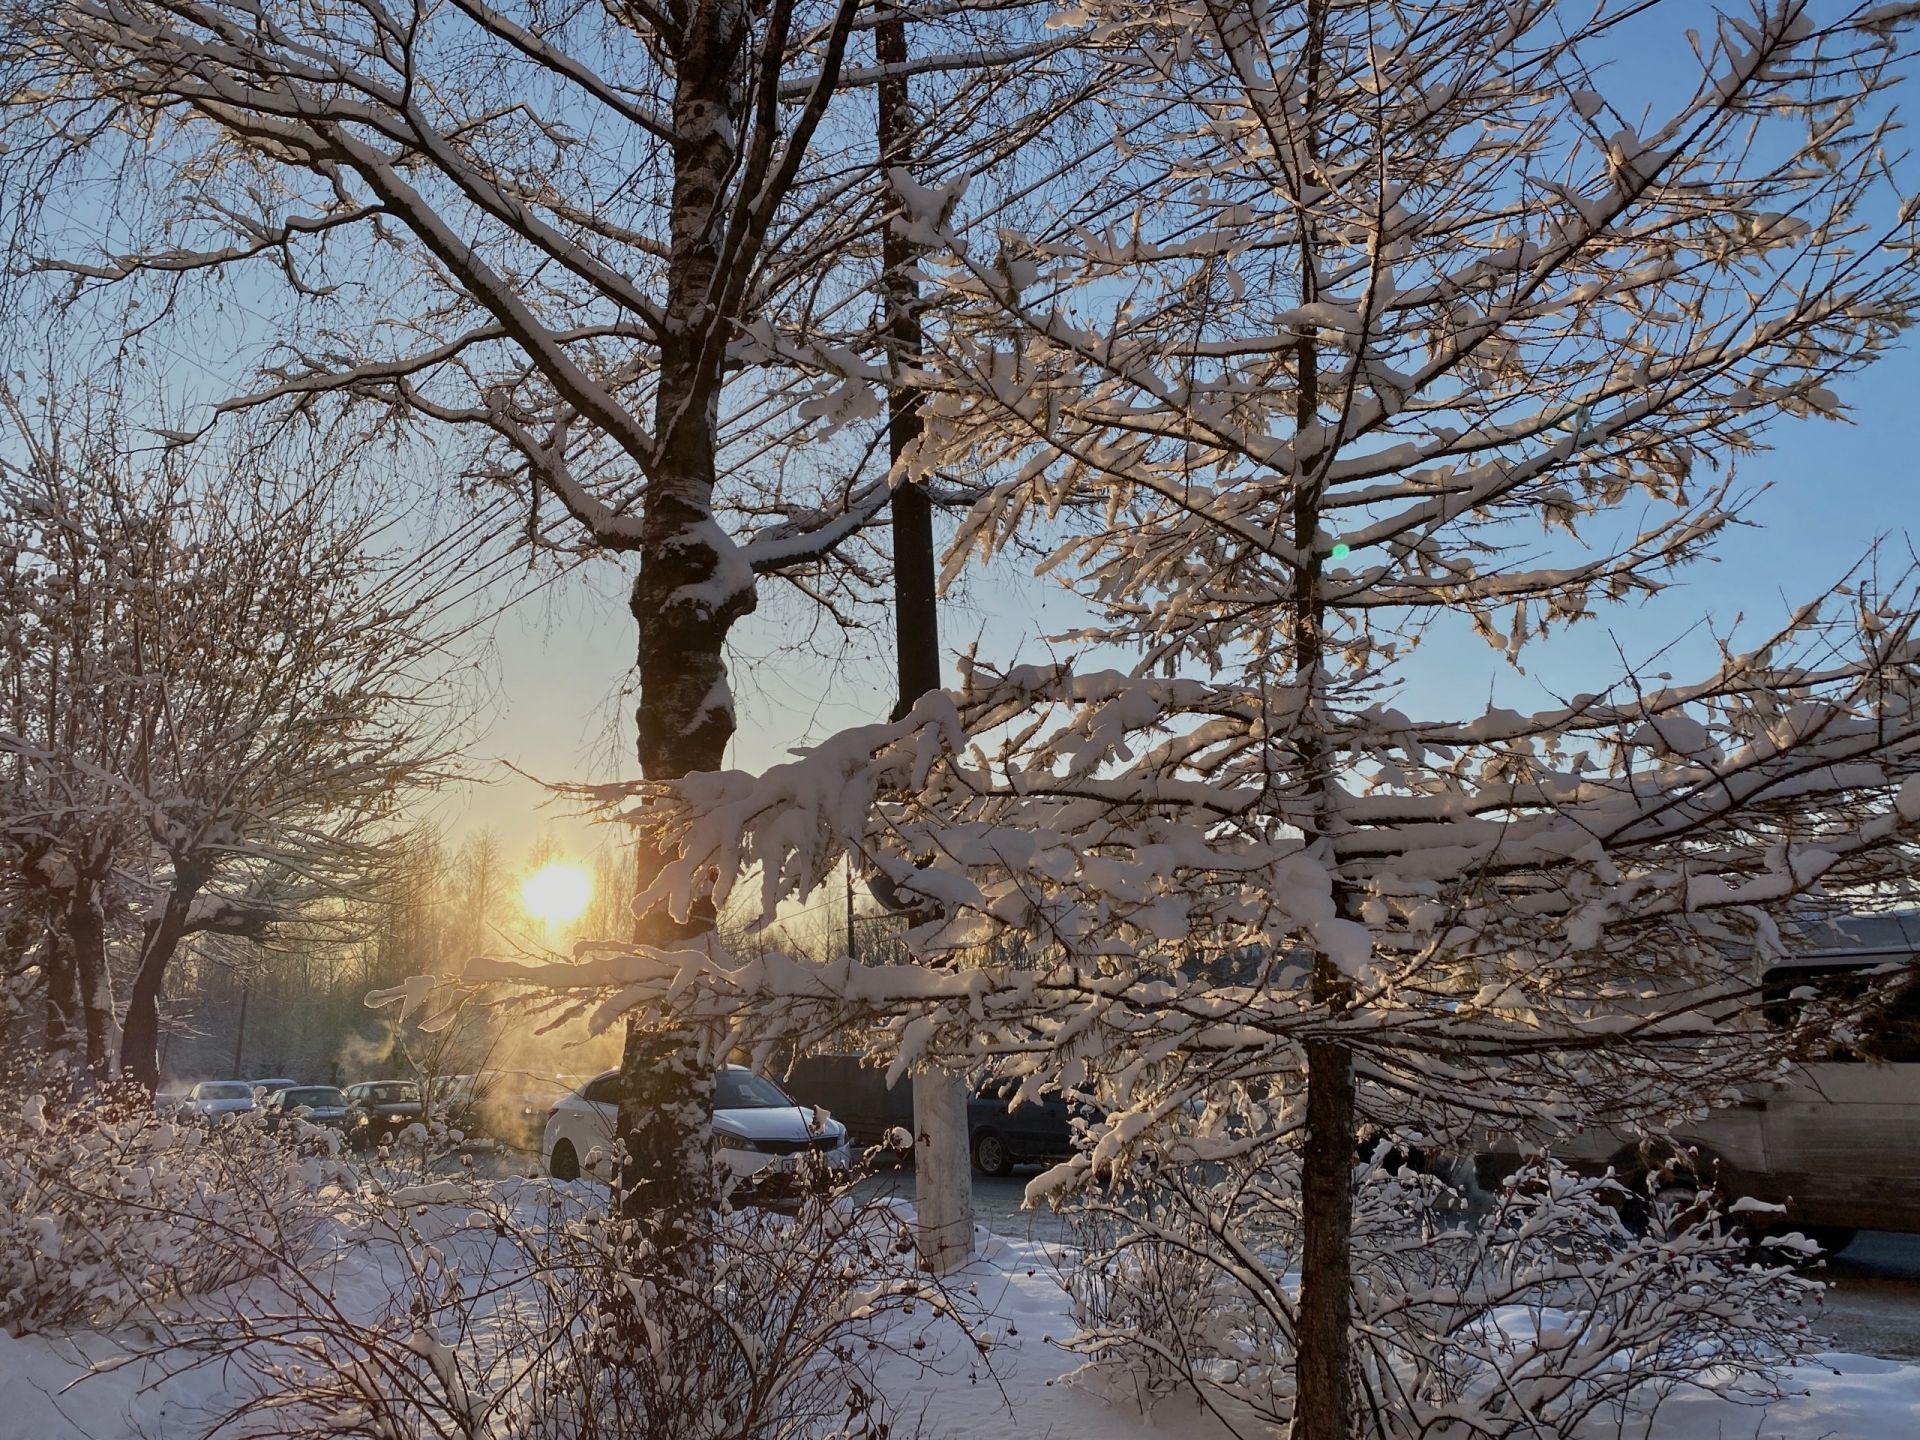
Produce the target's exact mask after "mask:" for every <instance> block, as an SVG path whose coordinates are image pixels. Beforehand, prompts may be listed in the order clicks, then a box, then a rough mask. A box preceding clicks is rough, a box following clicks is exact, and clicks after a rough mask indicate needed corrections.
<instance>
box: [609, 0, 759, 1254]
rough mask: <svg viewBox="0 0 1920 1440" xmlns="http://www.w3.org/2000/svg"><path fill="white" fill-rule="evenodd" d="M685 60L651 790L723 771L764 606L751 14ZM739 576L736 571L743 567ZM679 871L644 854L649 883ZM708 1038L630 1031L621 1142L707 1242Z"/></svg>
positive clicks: (657, 525)
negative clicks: (738, 473)
mask: <svg viewBox="0 0 1920 1440" xmlns="http://www.w3.org/2000/svg"><path fill="white" fill-rule="evenodd" d="M682 33H683V40H682V53H681V54H680V55H679V56H678V57H677V58H678V65H677V68H676V86H675V91H674V102H673V122H674V131H675V135H676V138H675V141H674V144H673V197H672V211H671V217H670V245H671V255H670V259H669V262H668V272H667V294H666V303H665V314H664V317H663V325H662V330H661V338H660V370H659V390H658V393H657V395H656V400H655V415H654V433H655V436H656V448H655V452H654V455H655V458H654V462H653V464H652V466H651V467H650V473H649V475H648V487H647V497H646V506H645V511H644V514H643V526H644V538H643V541H642V545H641V552H640V553H641V563H640V573H639V575H638V576H637V577H636V578H635V580H634V585H633V593H632V598H631V607H632V612H633V617H634V620H635V622H636V623H637V624H638V626H639V631H640V636H639V669H640V707H639V710H638V712H637V713H636V717H635V718H636V720H637V722H638V729H639V734H638V750H639V759H640V768H641V772H642V773H643V774H644V775H645V776H646V778H647V779H649V780H674V779H679V778H680V777H681V776H684V775H686V774H688V773H690V772H692V771H696V770H717V769H719V768H720V766H721V765H722V763H723V762H724V760H725V758H726V748H727V742H728V741H729V740H730V739H732V737H733V728H734V714H733V700H732V696H731V694H730V692H729V690H728V687H727V675H726V655H725V645H726V638H727V631H728V630H729V629H730V628H731V627H732V625H733V623H734V622H735V621H736V620H738V619H740V618H741V617H742V616H744V615H747V614H749V613H750V612H751V611H752V610H753V607H754V592H753V576H752V573H751V572H750V571H749V570H748V569H747V567H746V566H744V565H741V564H738V563H737V557H736V556H735V554H734V552H733V546H732V544H731V542H730V541H729V540H728V539H727V538H726V537H725V535H724V533H723V532H722V531H721V529H720V527H719V526H718V525H717V524H716V523H715V521H714V518H713V490H714V483H715V480H716V465H715V457H716V454H717V451H718V448H719V445H718V436H717V435H716V433H715V432H716V428H717V421H718V407H719V395H720V386H721V378H722V377H721V361H722V358H723V356H724V353H725V352H724V345H723V344H718V343H716V339H715V334H714V332H715V328H716V326H715V319H716V317H715V316H714V314H713V313H712V304H711V299H712V296H713V295H714V293H715V291H716V288H717V287H718V285H719V284H720V282H721V277H720V275H719V266H720V249H719V244H720V237H721V235H722V233H723V230H724V226H723V225H722V223H721V218H722V217H721V214H720V211H721V206H722V203H723V201H724V198H725V195H726V186H727V177H728V172H729V169H730V167H731V165H732V163H733V159H734V143H735V142H734V136H735V135H736V134H737V133H738V128H739V119H740V117H739V116H738V115H737V113H736V105H737V102H738V97H739V95H740V93H741V77H740V75H739V74H738V73H737V72H738V71H739V69H740V67H741V65H742V64H743V61H744V57H745V55H746V54H747V42H748V39H749V15H748V12H747V10H746V8H745V7H744V6H743V5H741V4H740V3H738V0H718V3H708V4H701V5H697V6H694V7H693V8H692V10H691V12H690V13H689V15H688V17H687V20H686V24H685V28H684V31H683V32H682ZM730 562H734V563H730ZM665 858H666V857H664V856H660V855H657V854H653V853H651V852H649V851H648V850H647V848H646V847H645V846H642V847H641V848H640V852H639V856H638V862H637V863H638V873H637V875H636V880H637V882H638V885H639V887H640V888H641V889H645V888H646V886H647V885H648V884H650V883H651V882H652V879H653V876H654V873H655V872H656V871H657V870H658V868H659V866H660V863H661V862H662V861H663V860H664V859H665ZM712 922H713V916H712V911H711V909H710V908H703V909H698V910H696V911H695V913H694V914H693V915H691V916H690V917H689V918H688V920H687V921H686V922H684V923H676V922H675V921H674V920H673V919H672V918H671V917H670V916H669V915H668V914H667V913H666V911H665V909H664V908H663V907H656V908H655V909H654V910H652V911H651V912H649V913H648V914H645V915H642V916H640V917H638V921H637V927H638V928H637V934H636V938H637V939H638V940H639V941H640V942H641V943H643V944H649V945H658V946H672V945H678V944H684V943H688V942H690V941H691V942H696V943H697V941H698V939H699V937H700V936H702V935H704V934H707V933H710V932H711V929H712ZM702 1052H703V1047H702V1046H701V1045H700V1043H699V1037H698V1036H697V1035H694V1034H691V1033H686V1032H682V1033H679V1034H669V1035H662V1034H659V1033H655V1032H652V1031H649V1030H645V1029H642V1028H640V1027H638V1026H634V1025H630V1026H629V1027H628V1031H627V1038H626V1045H625V1049H624V1051H623V1052H622V1055H621V1062H620V1069H621V1081H622V1103H621V1106H620V1119H619V1135H620V1138H621V1140H622V1141H623V1142H624V1144H625V1147H626V1156H627V1158H626V1167H625V1174H624V1176H623V1199H622V1203H623V1206H624V1207H625V1211H626V1213H627V1214H628V1215H629V1216H631V1217H635V1218H639V1217H642V1216H645V1217H650V1218H652V1219H655V1220H658V1221H659V1222H660V1223H661V1224H663V1225H664V1226H666V1227H667V1228H668V1230H669V1231H678V1232H680V1233H681V1234H682V1236H683V1237H684V1235H686V1234H688V1233H690V1232H691V1228H692V1222H693V1218H694V1216H695V1215H696V1214H697V1212H698V1211H700V1210H702V1209H704V1208H705V1207H706V1206H707V1205H708V1204H710V1203H711V1200H712V1174H711V1168H712V1148H713V1147H712V1142H711V1132H712V1111H713V1074H712V1071H713V1066H714V1064H715V1063H717V1062H718V1061H719V1060H720V1059H722V1058H723V1057H720V1056H712V1055H706V1054H704V1053H702Z"/></svg>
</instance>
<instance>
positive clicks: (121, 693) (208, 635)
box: [0, 397, 455, 1089]
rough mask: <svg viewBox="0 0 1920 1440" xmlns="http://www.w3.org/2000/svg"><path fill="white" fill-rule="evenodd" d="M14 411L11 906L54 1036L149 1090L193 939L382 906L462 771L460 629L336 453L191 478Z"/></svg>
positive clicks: (3, 731) (10, 441)
mask: <svg viewBox="0 0 1920 1440" xmlns="http://www.w3.org/2000/svg"><path fill="white" fill-rule="evenodd" d="M5 413H6V415H7V417H8V419H9V420H10V421H11V422H12V423H11V424H9V425H8V426H7V427H6V432H5V444H6V446H7V448H8V450H9V451H12V452H15V453H17V454H18V456H19V458H18V459H17V460H16V459H7V460H5V461H0V496H4V513H5V517H6V518H5V519H4V520H3V521H0V543H4V545H5V558H6V562H7V564H6V571H5V579H4V584H5V587H6V591H7V595H8V599H9V601H10V605H9V612H10V614H12V615H13V616H14V617H15V619H16V624H15V626H14V628H13V629H12V631H11V633H10V635H9V637H8V641H7V644H6V646H5V648H4V651H0V689H4V692H5V700H4V702H3V703H4V710H0V715H3V716H4V719H3V720H0V762H4V773H5V805H4V812H3V813H4V824H0V845H4V854H5V857H6V860H7V862H8V899H9V901H10V902H12V903H13V904H14V905H15V906H16V907H22V908H24V911H25V912H26V913H27V914H29V915H30V916H33V917H35V918H36V919H37V920H38V924H37V925H36V926H33V929H36V930H37V932H38V933H37V935H36V936H35V941H36V943H37V944H38V945H39V947H40V948H41V951H42V954H43V956H44V960H43V964H42V967H41V968H42V974H43V980H44V984H45V989H46V1001H47V1007H48V1017H49V1020H48V1032H49V1033H48V1042H49V1045H50V1046H51V1047H53V1048H56V1049H57V1048H63V1047H64V1046H65V1045H66V1043H67V1032H68V1031H69V1030H71V1029H75V1028H77V1029H78V1030H79V1031H80V1032H83V1033H84V1037H85V1054H86V1061H87V1064H88V1066H89V1067H90V1068H91V1069H93V1070H94V1071H95V1073H96V1074H99V1075H105V1074H106V1073H107V1071H108V1069H109V1067H110V1066H111V1067H112V1068H113V1069H116V1070H117V1072H118V1073H119V1074H120V1075H121V1076H123V1077H124V1078H126V1079H129V1080H133V1081H136V1082H138V1083H139V1084H141V1085H144V1086H146V1087H147V1088H149V1089H151V1088H152V1087H153V1086H154V1084H155V1083H156V1081H157V1079H158V1042H159V1028H158V1027H159V999H160V995H161V990H162V986H163V984H164V982H165V979H166V974H167V967H168V966H169V964H171V962H172V961H173V959H174V957H175V956H176V955H177V954H178V952H179V949H180V946H181V944H182V943H183V942H184V941H186V940H187V939H188V938H189V937H190V936H193V935H196V934H205V933H209V932H216V933H224V934H240V935H259V934H261V933H263V932H264V931H266V930H267V929H268V928H269V927H271V926H273V925H275V924H277V923H279V922H283V921H286V920H288V919H290V918H292V917H294V916H295V915H297V914H298V913H300V911H301V910H302V908H303V907H304V906H306V905H309V904H311V903H313V902H316V901H320V900H325V899H329V898H337V897H340V896H343V895H348V894H352V893H355V892H358V891H363V890H365V889H366V888H367V887H369V886H370V885H372V884H373V883H375V881H376V879H377V876H378V874H379V872H380V870H381V868H382V866H383V864H384V853H383V842H384V841H385V840H386V839H387V837H388V836H389V835H390V833H391V831H392V826H393V824H394V822H395V821H396V819H397V817H398V816H399V815H400V813H401V811H402V809H403V807H405V806H406V805H407V804H408V803H409V802H410V801H411V800H412V799H414V798H416V797H417V795H418V794H419V793H420V790H421V788H422V787H425V786H430V785H432V784H434V783H435V782H436V781H437V780H438V779H440V778H441V777H442V776H443V775H445V774H446V773H448V772H447V769H446V766H447V742H448V739H449V734H450V722H451V721H452V719H453V718H454V716H455V712H454V711H453V710H452V708H451V704H450V700H451V697H450V695H449V692H448V690H447V688H446V684H445V680H446V676H447V671H448V666H449V664H450V661H449V659H448V657H447V656H446V655H445V654H444V653H443V649H444V644H445V639H446V631H447V628H448V627H447V626H446V624H445V623H444V622H443V621H441V620H440V619H438V618H436V615H435V608H434V605H433V603H432V598H431V594H430V591H429V590H428V589H427V588H426V587H423V586H421V585H420V584H419V583H418V582H417V579H416V577H415V576H414V575H413V574H412V573H411V571H410V570H409V569H403V568H400V567H397V566H395V565H394V564H392V563H391V561H390V560H383V559H382V558H381V557H380V556H379V555H378V554H377V553H376V551H375V549H374V548H373V547H374V545H375V543H376V541H377V537H378V533H379V531H380V530H381V529H382V528H383V523H382V522H381V520H380V519H379V517H378V514H377V512H373V511H370V510H367V509H365V508H364V507H363V506H361V507H357V508H356V504H355V502H353V501H352V500H351V498H350V497H349V496H348V495H347V492H346V487H345V484H344V482H343V478H342V477H341V476H340V475H339V474H338V473H337V471H333V470H330V469H329V468H328V467H327V465H326V463H325V457H324V456H316V455H314V454H312V453H305V454H303V455H302V456H300V457H299V459H298V462H297V463H296V462H295V460H294V459H292V458H291V457H288V456H286V455H276V454H275V453H273V451H272V450H271V449H268V448H259V447H256V448H252V449H247V450H235V451H232V452H229V453H225V454H218V453H216V454H211V455H207V456H205V457H201V456H195V457H193V458H194V459H196V460H200V461H201V462H202V463H201V464H200V465H198V466H196V465H193V464H189V463H188V458H189V457H188V456H187V454H186V453H185V452H180V451H162V452H161V453H159V454H156V455H148V456H145V457H143V456H141V455H139V454H137V453H133V452H130V451H129V449H128V444H129V440H130V437H129V436H128V434H127V433H126V431H125V430H124V429H123V428H122V427H121V426H120V425H119V424H118V423H117V422H116V419H115V416H114V415H113V414H112V413H111V412H110V410H107V409H105V408H95V407H94V406H92V405H89V404H86V403H78V404H73V403H72V402H71V398H70V397H69V401H68V403H66V404H63V405H61V406H52V405H47V406H44V407H42V408H39V410H38V413H35V411H30V410H29V409H28V408H27V407H25V406H24V405H22V404H19V403H16V402H14V401H12V400H11V399H9V400H8V401H7V404H6V412H5ZM116 962H117V963H116ZM116 970H119V971H121V972H122V973H123V974H124V977H125V984H126V987H127V988H126V992H125V994H126V1000H125V1006H124V1009H121V1008H120V1007H119V1006H117V1004H116V1001H115V989H116V976H115V971H116ZM76 1004H77V1006H78V1010H77V1013H76V1012H75V1010H74V1007H75V1005H76ZM76 1021H77V1022H78V1024H77V1027H76V1025H75V1022H76Z"/></svg>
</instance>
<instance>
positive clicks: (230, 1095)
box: [200, 1080, 253, 1100]
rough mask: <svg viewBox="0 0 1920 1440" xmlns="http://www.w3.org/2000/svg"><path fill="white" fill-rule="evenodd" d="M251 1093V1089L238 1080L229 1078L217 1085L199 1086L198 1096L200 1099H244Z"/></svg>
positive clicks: (249, 1096)
mask: <svg viewBox="0 0 1920 1440" xmlns="http://www.w3.org/2000/svg"><path fill="white" fill-rule="evenodd" d="M252 1095H253V1091H252V1089H251V1088H249V1087H248V1086H245V1085H242V1084H241V1083H240V1082H239V1081H238V1080H229V1081H225V1082H223V1083H221V1084H218V1085H202V1086H201V1087H200V1098H201V1099H202V1100H246V1099H250V1098H251V1097H252Z"/></svg>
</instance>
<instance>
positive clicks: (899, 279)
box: [847, 6, 973, 1275]
mask: <svg viewBox="0 0 1920 1440" xmlns="http://www.w3.org/2000/svg"><path fill="white" fill-rule="evenodd" d="M873 35H874V58H875V59H876V60H878V61H879V63H880V66H881V76H880V82H879V84H878V86H877V87H876V93H877V94H878V97H879V129H880V164H881V166H882V168H883V169H884V170H891V169H893V168H895V167H901V168H905V167H906V165H907V163H908V161H909V159H910V156H911V146H910V140H911V137H912V135H913V130H914V125H913V116H912V112H911V108H910V99H909V96H908V93H907V76H906V68H905V67H906V63H907V24H906V21H905V19H904V18H902V16H901V14H900V11H899V10H898V9H897V8H894V7H893V6H888V7H886V8H885V9H883V10H882V11H881V12H880V19H879V24H878V25H877V26H875V28H874V32H873ZM914 259H915V255H914V249H913V246H912V245H911V244H909V243H908V241H907V239H906V237H905V236H904V235H902V234H900V233H899V232H898V231H897V230H896V229H895V228H894V227H893V226H892V225H888V226H887V227H886V229H885V231H884V232H883V233H882V236H881V240H880V260H881V265H882V267H883V269H884V273H883V274H882V275H881V278H880V294H881V297H882V301H883V303H884V304H885V306H886V321H887V326H886V334H887V372H888V375H889V377H890V378H891V382H892V383H891V384H890V385H889V386H888V390H887V455H888V458H889V459H890V460H891V461H892V462H893V466H894V487H893V499H892V505H891V509H892V515H891V518H892V521H893V614H894V630H893V636H894V660H895V665H896V669H897V673H898V676H899V682H900V690H899V694H900V698H899V701H898V703H896V704H895V705H894V707H893V715H894V718H895V719H896V720H897V719H899V718H900V717H901V716H903V715H905V714H906V713H907V712H908V711H909V710H911V709H912V708H913V702H914V701H916V700H918V699H919V698H920V697H921V696H922V695H924V694H926V693H927V692H928V691H929V690H937V689H939V688H940V616H939V611H938V609H937V602H936V598H935V594H934V590H935V585H934V564H933V503H932V501H931V500H929V499H928V497H927V492H926V491H925V490H924V489H922V488H921V487H920V486H919V485H916V484H912V483H909V482H908V480H907V479H906V477H905V474H904V472H903V471H902V469H901V461H902V459H903V457H904V456H905V455H906V453H907V451H908V450H909V449H910V448H911V447H912V445H913V443H914V442H915V441H916V440H918V439H919V438H920V394H919V391H917V390H916V389H914V387H913V386H912V385H911V384H908V383H905V382H904V381H903V377H902V371H904V370H905V369H906V368H907V367H908V366H910V365H913V364H916V363H917V362H918V361H919V359H920V353H921V334H920V289H919V286H918V285H916V284H915V283H914V281H913V277H912V275H911V274H910V273H909V267H910V266H911V265H912V264H913V261H914ZM849 873H851V872H849ZM847 930H848V936H847V950H848V954H849V955H851V954H852V951H853V935H852V931H853V905H852V902H851V899H849V902H848V905H847ZM913 1136H914V1154H913V1199H914V1208H915V1209H916V1211H917V1212H918V1214H919V1223H920V1237H919V1239H920V1254H921V1257H922V1259H924V1261H925V1262H926V1264H927V1266H928V1268H929V1269H931V1270H932V1271H933V1272H934V1273H935V1274H936V1275H939V1274H945V1273H946V1272H948V1271H950V1270H954V1269H957V1268H959V1267H960V1266H962V1265H964V1264H966V1263H967V1261H968V1260H969V1259H971V1258H972V1255H973V1175H972V1172H971V1169H970V1163H969V1162H970V1159H971V1157H970V1155H969V1154H968V1137H967V1086H966V1080H965V1078H964V1077H962V1076H958V1075H952V1074H949V1073H947V1072H946V1071H944V1070H926V1071H923V1072H921V1073H920V1074H919V1075H917V1076H915V1077H914V1082H913Z"/></svg>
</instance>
